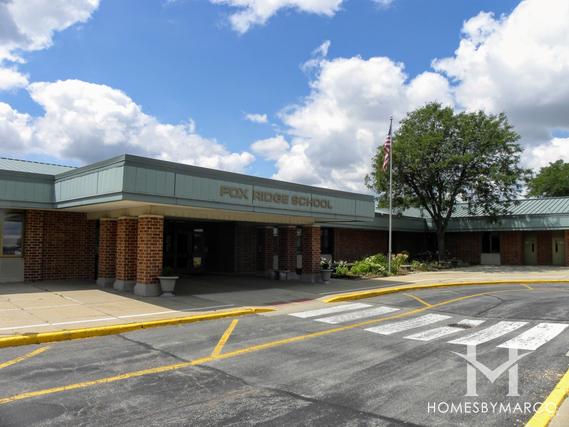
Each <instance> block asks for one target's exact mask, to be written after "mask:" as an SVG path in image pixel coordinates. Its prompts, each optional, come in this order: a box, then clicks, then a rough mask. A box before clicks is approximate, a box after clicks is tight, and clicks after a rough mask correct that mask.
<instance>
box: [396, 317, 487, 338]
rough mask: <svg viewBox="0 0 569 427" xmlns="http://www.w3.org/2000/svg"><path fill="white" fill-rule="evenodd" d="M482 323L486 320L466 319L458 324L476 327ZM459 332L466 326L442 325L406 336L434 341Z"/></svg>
mask: <svg viewBox="0 0 569 427" xmlns="http://www.w3.org/2000/svg"><path fill="white" fill-rule="evenodd" d="M482 323H484V320H470V319H464V320H461V321H460V322H458V323H457V325H464V326H471V327H474V326H478V325H480V324H482ZM458 332H464V328H461V327H460V326H441V327H438V328H434V329H429V330H428V331H423V332H418V333H416V334H412V335H408V336H406V337H405V338H407V339H410V340H417V341H432V340H436V339H438V338H442V337H446V336H447V335H451V334H456V333H458Z"/></svg>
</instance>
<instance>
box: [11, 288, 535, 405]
mask: <svg viewBox="0 0 569 427" xmlns="http://www.w3.org/2000/svg"><path fill="white" fill-rule="evenodd" d="M524 291H525V289H519V290H503V291H488V292H481V293H477V294H472V295H465V296H462V297H457V298H452V299H450V300H446V301H442V302H439V303H436V304H433V305H431V307H421V308H416V309H413V310H409V311H406V312H402V313H398V314H395V315H391V316H387V317H382V318H379V319H371V320H366V321H363V322H359V323H353V324H350V325H346V326H340V327H336V328H332V329H326V330H323V331H318V332H312V333H309V334H305V335H298V336H295V337H291V338H284V339H281V340H276V341H269V342H266V343H263V344H257V345H253V346H249V347H245V348H243V349H239V350H234V351H230V352H227V353H223V354H218V355H217V356H207V357H202V358H199V359H194V360H191V361H189V362H182V363H176V364H173V365H165V366H159V367H156V368H150V369H143V370H141V371H133V372H127V373H125V374H121V375H115V376H112V377H106V378H100V379H97V380H92V381H85V382H80V383H75V384H69V385H65V386H60V387H53V388H48V389H43V390H36V391H30V392H24V393H20V394H15V395H12V396H7V397H3V398H0V405H3V404H6V403H11V402H15V401H18V400H24V399H29V398H32V397H38V396H45V395H48V394H53V393H60V392H64V391H69V390H77V389H81V388H86V387H92V386H95V385H99V384H108V383H112V382H115V381H121V380H127V379H129V378H136V377H142V376H145V375H152V374H159V373H162V372H169V371H174V370H178V369H182V368H187V367H189V366H197V365H202V364H204V363H208V362H213V361H216V360H222V359H229V358H233V357H237V356H241V355H243V354H248V353H253V352H257V351H261V350H267V349H270V348H275V347H280V346H283V345H286V344H292V343H296V342H300V341H307V340H310V339H313V338H317V337H321V336H325V335H330V334H333V333H336V332H342V331H347V330H350V329H354V328H358V327H361V326H366V325H370V324H374V323H380V322H385V321H387V320H393V319H399V318H401V317H405V316H410V315H412V314H417V313H422V312H424V311H426V310H430V309H433V308H437V307H441V306H444V305H448V304H452V303H453V302H457V301H462V300H465V299H468V298H474V297H477V296H483V295H489V294H494V293H500V292H524ZM230 327H231V325H230ZM228 329H229V328H228ZM226 332H227V331H226ZM224 335H225V334H224Z"/></svg>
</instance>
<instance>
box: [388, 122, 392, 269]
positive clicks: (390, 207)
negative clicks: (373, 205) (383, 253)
mask: <svg viewBox="0 0 569 427" xmlns="http://www.w3.org/2000/svg"><path fill="white" fill-rule="evenodd" d="M392 125H393V116H392V117H390V118H389V138H391V147H390V150H389V239H388V248H387V271H388V274H391V242H392V239H391V211H392V209H393V193H392V188H391V186H392V183H393V180H392V175H393V138H392V137H391V129H392V128H391V126H392Z"/></svg>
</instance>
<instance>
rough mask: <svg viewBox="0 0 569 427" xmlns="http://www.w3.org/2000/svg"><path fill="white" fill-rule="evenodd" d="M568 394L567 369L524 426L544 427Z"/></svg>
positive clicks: (568, 377) (568, 374)
mask: <svg viewBox="0 0 569 427" xmlns="http://www.w3.org/2000/svg"><path fill="white" fill-rule="evenodd" d="M568 394H569V370H568V371H567V372H565V375H563V377H562V378H561V380H560V381H559V382H558V383H557V385H556V386H555V388H554V389H553V391H552V392H551V393H550V394H549V396H547V398H546V399H545V400H544V401H543V402H542V404H541V406H540V407H539V409H538V410H537V412H536V413H535V414H534V415H533V417H531V418H530V420H529V421H528V422H527V424H526V427H546V426H547V425H549V423H550V422H551V419H552V418H553V417H554V416H555V414H556V413H557V410H558V409H559V407H560V406H561V404H562V403H563V401H564V400H565V397H567V395H568Z"/></svg>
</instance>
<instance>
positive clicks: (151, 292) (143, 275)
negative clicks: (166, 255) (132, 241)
mask: <svg viewBox="0 0 569 427" xmlns="http://www.w3.org/2000/svg"><path fill="white" fill-rule="evenodd" d="M163 240H164V217H163V216H159V215H141V216H139V217H138V235H137V247H136V254H137V256H136V285H135V287H134V293H135V294H136V295H141V296H147V297H151V296H158V295H160V286H159V285H158V278H157V277H158V276H160V273H161V272H162V257H163V251H164V248H163Z"/></svg>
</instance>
